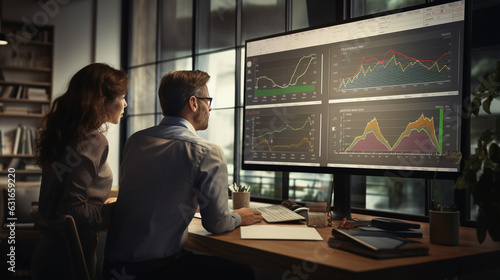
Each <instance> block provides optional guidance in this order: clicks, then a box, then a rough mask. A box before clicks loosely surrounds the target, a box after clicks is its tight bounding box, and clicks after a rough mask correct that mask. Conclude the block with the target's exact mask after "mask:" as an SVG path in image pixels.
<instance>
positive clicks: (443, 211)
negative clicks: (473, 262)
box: [429, 199, 460, 246]
mask: <svg viewBox="0 0 500 280" xmlns="http://www.w3.org/2000/svg"><path fill="white" fill-rule="evenodd" d="M429 236H430V241H431V243H434V244H440V245H452V246H456V245H458V243H459V237H460V212H459V211H458V207H457V205H455V204H454V203H452V204H450V205H446V206H445V205H441V204H440V203H439V202H437V201H436V200H434V199H433V200H431V205H430V210H429Z"/></svg>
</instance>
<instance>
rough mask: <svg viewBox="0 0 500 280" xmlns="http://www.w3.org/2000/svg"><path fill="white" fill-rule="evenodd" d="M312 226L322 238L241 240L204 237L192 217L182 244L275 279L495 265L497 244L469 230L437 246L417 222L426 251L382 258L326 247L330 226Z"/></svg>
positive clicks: (431, 275)
mask: <svg viewBox="0 0 500 280" xmlns="http://www.w3.org/2000/svg"><path fill="white" fill-rule="evenodd" d="M352 216H353V218H359V219H363V220H371V219H372V218H374V217H371V216H366V215H356V214H353V215H352ZM261 223H264V222H261ZM317 230H318V232H319V233H320V234H321V236H322V237H323V239H324V240H323V241H284V240H241V238H240V229H239V228H237V229H236V230H234V231H232V232H228V233H223V234H218V235H210V234H209V233H208V232H207V231H205V230H204V229H203V226H202V225H201V220H200V219H193V221H192V222H191V224H190V226H189V239H188V242H187V245H186V247H187V248H189V249H193V250H196V251H200V252H204V253H208V254H212V255H217V256H220V257H224V258H227V259H231V260H235V261H239V262H242V263H247V264H250V265H252V266H255V267H260V268H263V269H267V270H270V271H275V272H277V273H279V274H280V275H282V278H281V279H335V280H338V279H384V280H387V279H396V278H397V279H444V278H448V279H453V278H454V277H455V276H459V275H463V274H467V273H472V272H477V271H481V270H487V269H492V268H496V267H498V266H499V264H500V263H499V260H500V242H496V243H495V242H493V241H492V240H491V239H489V237H488V238H487V239H486V240H485V241H484V242H483V244H479V242H478V241H477V237H476V230H475V228H465V227H461V228H460V244H459V246H441V245H435V244H430V242H429V224H428V223H421V228H420V230H421V231H422V232H423V234H424V236H423V238H415V240H418V241H420V242H423V243H425V244H427V245H428V246H429V255H428V256H419V257H408V258H397V259H386V260H375V259H371V258H367V257H363V256H359V255H356V254H353V253H349V252H345V251H342V250H338V249H333V248H330V247H329V246H328V244H327V241H328V238H329V237H331V236H332V235H331V227H326V228H318V229H317ZM496 276H498V275H496ZM488 279H491V278H488ZM496 279H500V278H496Z"/></svg>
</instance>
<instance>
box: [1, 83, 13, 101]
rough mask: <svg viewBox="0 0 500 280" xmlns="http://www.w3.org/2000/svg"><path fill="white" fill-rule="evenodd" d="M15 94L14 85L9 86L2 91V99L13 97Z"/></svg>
mask: <svg viewBox="0 0 500 280" xmlns="http://www.w3.org/2000/svg"><path fill="white" fill-rule="evenodd" d="M13 93H14V86H13V85H7V86H5V88H4V89H3V91H2V95H1V96H2V98H9V97H12V94H13Z"/></svg>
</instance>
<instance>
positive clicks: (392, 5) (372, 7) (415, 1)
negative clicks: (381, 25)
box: [351, 0, 425, 17]
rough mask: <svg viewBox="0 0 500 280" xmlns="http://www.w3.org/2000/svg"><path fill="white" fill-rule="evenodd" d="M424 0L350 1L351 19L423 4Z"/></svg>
mask: <svg viewBox="0 0 500 280" xmlns="http://www.w3.org/2000/svg"><path fill="white" fill-rule="evenodd" d="M424 3H425V0H392V1H387V0H365V1H359V0H351V7H352V17H359V16H364V15H371V14H375V13H380V12H385V11H389V10H396V9H401V8H406V7H410V6H415V5H419V4H424Z"/></svg>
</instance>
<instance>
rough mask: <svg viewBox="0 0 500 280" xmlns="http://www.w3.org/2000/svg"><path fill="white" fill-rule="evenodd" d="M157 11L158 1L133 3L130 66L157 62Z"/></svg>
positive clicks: (143, 0) (138, 0)
mask: <svg viewBox="0 0 500 280" xmlns="http://www.w3.org/2000/svg"><path fill="white" fill-rule="evenodd" d="M156 10H157V1H149V0H136V1H132V4H131V15H132V22H131V24H130V26H131V27H130V28H131V32H130V41H129V42H130V66H135V65H141V64H145V63H149V62H154V61H155V60H156V18H157V17H156Z"/></svg>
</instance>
